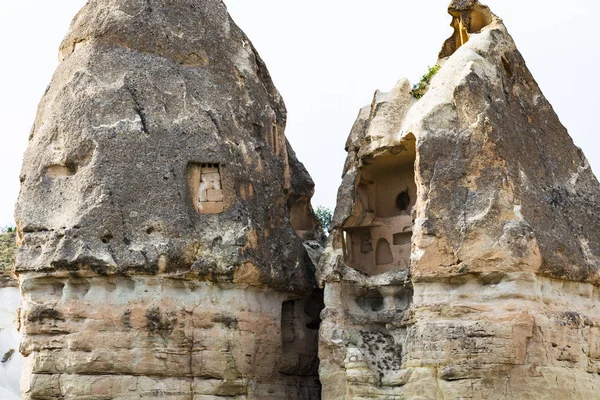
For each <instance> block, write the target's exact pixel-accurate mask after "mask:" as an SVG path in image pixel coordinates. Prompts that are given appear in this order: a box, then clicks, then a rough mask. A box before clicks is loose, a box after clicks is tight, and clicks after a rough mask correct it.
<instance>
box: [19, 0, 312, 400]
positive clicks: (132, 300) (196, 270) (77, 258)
mask: <svg viewBox="0 0 600 400" xmlns="http://www.w3.org/2000/svg"><path fill="white" fill-rule="evenodd" d="M60 54H61V64H60V66H59V68H58V70H57V71H56V74H55V75H54V77H53V79H52V82H51V84H50V86H49V87H48V90H47V91H46V93H45V95H44V97H43V99H42V102H41V104H40V106H39V110H38V115H37V118H36V122H35V126H34V128H33V130H32V132H31V137H30V141H29V147H28V149H27V152H26V155H25V161H24V165H23V170H22V175H21V181H22V188H21V195H20V198H19V202H18V206H17V211H16V218H17V223H18V228H19V236H20V238H19V240H20V242H21V248H20V251H19V254H18V258H17V268H16V269H17V273H18V274H19V278H20V282H21V291H22V306H21V315H20V319H21V328H20V329H21V334H22V344H21V352H22V354H23V355H24V356H25V365H26V367H25V369H24V371H23V381H22V392H23V398H24V399H42V398H43V399H50V398H52V399H58V398H61V399H63V398H64V399H101V398H102V399H105V398H111V399H133V398H136V399H137V398H155V399H167V398H173V399H191V398H195V399H212V398H216V397H215V396H220V397H219V398H221V397H223V398H232V399H233V398H236V399H237V398H240V399H241V398H248V399H251V398H270V399H308V398H316V397H315V396H318V390H319V388H318V380H317V378H316V367H317V365H318V362H317V359H316V340H317V339H316V330H314V328H313V326H314V325H315V324H317V325H318V314H319V304H320V301H319V299H318V298H310V295H311V294H312V292H313V290H314V289H315V287H316V281H315V279H314V272H313V270H314V266H313V265H312V264H311V261H310V258H309V257H308V256H307V253H306V251H305V248H304V246H303V240H306V239H311V238H315V237H316V232H317V231H318V229H317V228H318V226H317V225H318V224H317V222H316V220H315V218H314V214H313V212H312V209H311V206H310V198H311V196H312V194H313V183H312V180H311V178H310V176H309V175H308V173H307V172H306V170H305V169H304V167H303V166H302V164H300V163H299V162H298V160H297V159H296V157H295V154H294V153H293V151H292V149H291V148H290V147H289V144H288V143H287V141H286V138H285V136H284V128H285V122H286V110H285V107H284V104H283V101H282V99H281V97H280V95H279V93H278V92H277V90H276V89H275V87H274V86H273V83H272V81H271V78H270V76H269V73H268V72H267V69H266V67H265V65H264V64H263V62H262V60H261V59H260V57H259V56H258V54H257V53H256V51H255V49H254V48H253V46H252V43H251V42H250V41H249V40H248V38H247V37H246V36H245V35H244V34H243V32H242V31H241V30H240V29H239V28H238V27H237V26H236V25H235V23H234V22H233V21H232V20H231V18H230V17H229V15H228V13H227V10H226V8H225V6H224V5H223V3H222V2H221V1H220V0H178V1H154V0H146V1H142V0H90V1H89V2H88V3H87V5H86V6H85V7H84V8H83V9H82V10H81V11H80V12H79V14H78V15H77V16H76V17H75V19H74V21H73V24H72V26H71V29H70V31H69V33H68V35H67V37H66V39H65V40H64V42H63V44H62V46H61V52H60ZM307 326H309V327H310V328H309V327H307Z"/></svg>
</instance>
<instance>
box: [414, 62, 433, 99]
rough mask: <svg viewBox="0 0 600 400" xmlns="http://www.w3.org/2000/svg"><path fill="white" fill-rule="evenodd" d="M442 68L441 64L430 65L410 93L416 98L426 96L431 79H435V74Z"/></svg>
mask: <svg viewBox="0 0 600 400" xmlns="http://www.w3.org/2000/svg"><path fill="white" fill-rule="evenodd" d="M440 68H441V67H440V66H439V65H436V66H434V67H428V71H427V73H426V74H425V75H423V76H422V77H421V81H420V82H419V83H417V84H416V85H414V86H413V90H412V91H411V92H410V94H412V95H413V97H414V98H415V99H420V98H421V97H423V96H425V93H426V92H427V89H428V88H429V84H430V83H431V80H432V79H433V77H434V76H435V74H437V73H438V71H439V70H440Z"/></svg>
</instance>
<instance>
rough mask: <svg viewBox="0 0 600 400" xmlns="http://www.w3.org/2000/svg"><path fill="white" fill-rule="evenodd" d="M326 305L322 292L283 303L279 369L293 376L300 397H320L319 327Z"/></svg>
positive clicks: (306, 399) (304, 399) (309, 399)
mask: <svg viewBox="0 0 600 400" xmlns="http://www.w3.org/2000/svg"><path fill="white" fill-rule="evenodd" d="M323 308H324V302H323V292H322V291H318V292H316V293H314V294H313V295H312V296H310V297H308V298H304V299H295V300H288V301H285V302H283V304H282V306H281V346H282V362H281V367H280V369H279V372H280V373H281V374H282V375H286V376H290V377H293V379H294V380H295V381H296V382H297V385H298V387H301V388H303V390H301V391H300V392H299V394H298V397H297V398H298V399H301V400H313V399H314V400H317V399H320V398H321V397H320V393H321V384H320V382H319V354H318V350H319V327H320V325H321V318H320V314H321V311H322V310H323Z"/></svg>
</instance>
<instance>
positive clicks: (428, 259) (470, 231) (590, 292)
mask: <svg viewBox="0 0 600 400" xmlns="http://www.w3.org/2000/svg"><path fill="white" fill-rule="evenodd" d="M450 13H451V14H452V16H453V26H454V27H455V33H454V35H453V37H452V38H451V39H449V41H447V42H446V44H445V45H444V49H443V50H442V54H441V57H442V58H441V59H440V61H439V65H440V66H441V69H440V71H439V73H438V74H437V75H436V76H435V77H434V78H433V80H432V82H431V86H430V88H429V90H428V92H427V93H426V94H425V95H424V97H422V98H421V99H420V100H417V99H415V98H413V97H412V96H411V87H410V85H409V84H408V82H407V81H401V82H399V84H398V85H397V86H396V88H394V90H393V91H392V92H390V93H380V92H378V93H377V94H376V96H375V99H374V101H373V102H372V105H371V106H369V107H367V108H365V109H363V110H361V112H360V115H359V118H358V120H357V122H356V124H355V126H354V128H353V130H352V132H351V134H350V138H349V140H348V142H347V146H346V148H347V151H348V158H347V162H346V166H345V169H344V178H343V184H342V186H341V187H340V190H339V195H338V206H337V209H336V212H335V216H334V225H335V229H334V231H333V232H332V235H331V240H330V245H329V246H328V248H327V249H326V252H325V254H324V256H323V258H322V260H321V263H320V268H319V279H320V281H321V284H322V285H324V287H325V310H324V311H323V319H324V321H323V324H322V328H321V336H320V351H319V355H320V358H321V368H320V376H321V382H322V384H323V398H324V399H341V398H348V399H367V398H369V399H370V398H382V399H383V398H385V399H390V398H393V399H404V398H410V399H444V398H457V399H458V398H473V399H556V398H571V399H587V398H596V397H597V393H598V391H599V390H600V375H598V366H599V365H600V354H598V351H597V347H598V343H600V330H599V327H600V314H599V313H598V309H597V302H598V299H599V296H600V287H599V283H600V281H599V280H598V277H599V271H600V236H599V232H600V229H598V228H599V224H598V215H600V185H599V184H598V181H597V180H596V178H595V177H594V175H593V174H592V172H591V169H590V167H589V164H588V162H587V161H586V159H585V157H584V156H583V154H582V152H581V150H579V149H578V148H577V147H575V146H574V145H573V142H572V140H571V138H570V137H569V136H568V133H567V131H566V130H565V128H564V127H563V126H562V125H561V124H560V121H559V119H558V117H557V116H556V114H555V113H554V112H553V110H552V107H551V105H550V104H549V103H548V102H547V100H546V99H545V98H544V96H543V94H542V93H541V91H540V89H539V88H538V86H537V84H536V83H535V80H534V79H533V77H532V76H531V74H530V72H529V71H528V70H527V67H526V65H525V62H524V60H523V58H522V56H521V55H520V53H519V52H518V50H517V49H516V46H515V44H514V42H513V40H512V38H511V37H510V35H509V34H508V33H507V31H506V28H505V27H504V25H503V24H502V22H501V20H499V19H498V18H496V17H495V16H494V15H493V14H491V12H490V11H489V9H487V7H485V6H482V5H480V4H478V2H476V1H468V2H465V1H456V2H453V3H452V5H451V7H450ZM413 146H414V149H415V156H414V158H413V160H414V161H413V165H412V166H409V167H408V168H409V169H413V170H414V180H415V185H416V188H417V189H416V199H414V203H413V202H412V200H413V199H412V197H411V202H409V203H408V204H409V208H410V213H411V216H412V222H413V226H412V227H410V226H409V225H398V224H395V223H394V220H392V219H388V218H383V216H382V215H381V214H380V213H379V212H378V210H377V209H376V207H371V206H370V204H375V205H377V203H378V202H377V199H374V201H371V200H370V199H369V198H367V199H366V200H365V197H364V196H362V195H361V185H363V184H364V182H365V176H368V175H369V171H368V170H369V169H370V168H372V166H373V165H377V164H378V163H381V162H384V160H385V159H387V158H396V159H400V158H403V157H404V158H407V157H410V153H411V148H412V147H413ZM397 176H398V179H399V180H401V178H402V177H403V176H404V175H402V174H398V175H397ZM402 179H404V178H402ZM369 180H370V181H373V182H376V181H377V180H376V179H367V181H369ZM403 185H404V186H406V184H403ZM404 186H402V187H397V188H396V191H395V192H394V193H388V194H383V195H386V196H392V198H394V197H395V198H396V199H397V200H398V203H397V204H398V207H397V209H396V212H397V214H398V215H399V216H400V215H402V207H400V205H406V204H407V203H406V202H402V201H401V200H402V199H403V197H401V194H402V192H403V191H404V190H405V189H404ZM387 187H390V186H389V185H387ZM408 187H410V185H408ZM408 193H409V197H410V190H409V191H408ZM376 196H377V195H376ZM404 199H405V198H404ZM405 200H406V199H405ZM365 204H366V205H367V206H365ZM397 218H399V217H397ZM384 228H385V229H388V230H392V232H394V233H398V234H403V235H407V234H408V233H409V232H412V234H411V235H412V237H411V242H412V249H411V255H410V266H409V268H407V267H406V265H405V263H404V262H403V260H404V259H403V258H402V256H401V254H395V253H394V251H393V250H392V254H393V262H392V263H390V264H386V265H385V268H384V269H381V266H378V265H375V266H374V268H372V269H365V268H363V267H362V266H361V267H360V268H357V267H356V266H355V265H353V264H352V261H353V260H352V259H349V258H348V254H349V249H355V248H356V247H355V246H356V240H354V236H353V232H354V231H355V230H356V229H361V230H363V231H366V232H370V233H371V236H374V235H375V232H378V231H381V230H382V229H384ZM363 238H368V235H364V236H363ZM399 243H403V242H402V241H401V242H399ZM359 245H360V248H359V251H360V252H363V253H365V254H366V255H368V254H369V253H371V252H377V251H378V248H377V246H375V245H374V244H373V243H369V242H368V241H363V242H361V243H359ZM392 247H393V245H392ZM372 259H375V260H377V254H375V255H374V256H373V258H372ZM375 264H377V263H375Z"/></svg>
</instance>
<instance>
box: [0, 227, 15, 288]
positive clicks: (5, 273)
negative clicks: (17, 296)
mask: <svg viewBox="0 0 600 400" xmlns="http://www.w3.org/2000/svg"><path fill="white" fill-rule="evenodd" d="M16 254H17V246H16V244H15V234H14V233H5V234H0V288H3V287H17V286H18V283H17V280H16V279H15V277H14V275H13V273H12V269H13V267H14V264H15V256H16Z"/></svg>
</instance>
